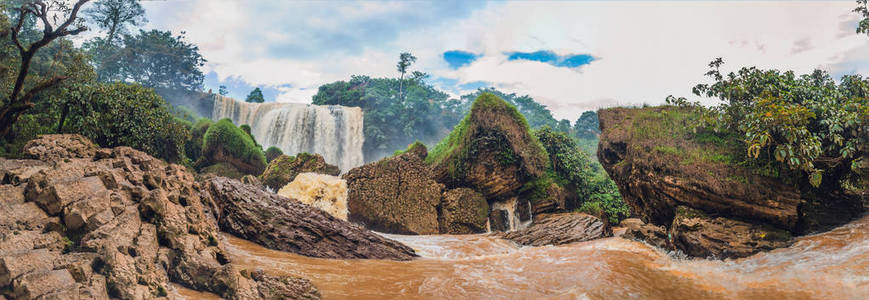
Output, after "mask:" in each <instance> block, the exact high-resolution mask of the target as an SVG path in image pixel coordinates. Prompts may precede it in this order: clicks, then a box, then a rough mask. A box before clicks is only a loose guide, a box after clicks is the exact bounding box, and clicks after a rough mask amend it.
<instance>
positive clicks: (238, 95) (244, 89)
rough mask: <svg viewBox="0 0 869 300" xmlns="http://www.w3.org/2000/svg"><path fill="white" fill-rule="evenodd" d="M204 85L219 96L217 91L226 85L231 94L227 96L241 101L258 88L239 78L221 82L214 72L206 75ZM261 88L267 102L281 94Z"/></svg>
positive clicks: (270, 89) (277, 91)
mask: <svg viewBox="0 0 869 300" xmlns="http://www.w3.org/2000/svg"><path fill="white" fill-rule="evenodd" d="M203 85H204V86H205V90H206V91H208V89H211V91H212V92H213V93H215V94H217V91H218V89H219V88H220V86H221V85H225V86H226V89H227V91H229V94H227V96H229V97H231V98H233V99H236V100H241V101H244V99H245V98H247V94H250V91H252V90H253V89H254V88H256V87H255V86H252V85H250V84H248V83H247V82H245V81H243V80H241V79H239V78H238V77H229V78H226V79H224V80H223V81H220V80H218V78H217V73H215V72H214V71H211V72H208V74H205V80H204V82H203ZM259 88H260V90H262V91H263V98H265V99H266V102H273V101H275V98H277V97H278V95H279V94H280V91H279V90H278V89H276V88H273V87H265V86H260V87H259Z"/></svg>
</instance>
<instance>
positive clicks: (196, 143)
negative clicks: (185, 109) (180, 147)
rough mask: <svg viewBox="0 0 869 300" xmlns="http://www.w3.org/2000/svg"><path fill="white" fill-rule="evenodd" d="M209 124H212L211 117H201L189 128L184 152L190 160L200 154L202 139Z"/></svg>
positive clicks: (196, 158) (197, 157)
mask: <svg viewBox="0 0 869 300" xmlns="http://www.w3.org/2000/svg"><path fill="white" fill-rule="evenodd" d="M211 124H214V122H213V121H211V119H206V118H202V119H199V120H198V121H196V123H195V124H193V126H192V127H191V128H190V139H189V140H187V142H186V143H184V153H185V154H186V155H187V158H189V159H190V160H191V161H194V162H195V161H197V160H199V157H200V156H202V141H203V139H204V138H205V132H206V131H208V127H210V126H211Z"/></svg>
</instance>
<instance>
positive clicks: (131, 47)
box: [117, 30, 206, 91]
mask: <svg viewBox="0 0 869 300" xmlns="http://www.w3.org/2000/svg"><path fill="white" fill-rule="evenodd" d="M205 62H206V60H205V58H203V57H202V55H201V54H199V47H197V46H196V45H194V44H192V43H188V42H186V41H185V40H184V32H181V34H180V35H177V36H173V35H172V33H171V32H169V31H160V30H151V31H144V30H139V34H137V35H129V34H127V35H124V48H123V49H122V50H121V54H120V61H119V62H118V63H119V64H120V67H119V69H118V71H119V74H118V76H117V77H118V78H120V79H121V80H123V81H133V82H137V83H139V84H141V85H143V86H145V87H149V88H166V89H176V90H191V91H198V90H201V89H202V82H203V80H204V79H205V75H204V74H202V70H200V67H202V66H204V65H205Z"/></svg>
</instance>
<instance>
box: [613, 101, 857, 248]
mask: <svg viewBox="0 0 869 300" xmlns="http://www.w3.org/2000/svg"><path fill="white" fill-rule="evenodd" d="M699 113H700V112H699V111H697V110H694V109H692V108H680V107H673V106H664V107H650V108H612V109H605V110H601V111H600V112H599V113H598V115H599V117H600V126H601V131H602V134H601V139H600V145H599V149H598V157H599V158H600V162H601V164H602V165H603V167H604V169H606V171H607V172H608V173H609V175H610V177H611V178H612V179H613V180H614V181H615V182H616V184H617V185H618V187H619V190H620V191H621V195H622V197H623V198H624V200H625V202H627V203H628V204H629V205H630V206H631V209H632V211H633V212H634V214H636V215H638V216H640V217H641V218H643V220H644V221H646V222H649V223H653V224H655V225H660V226H666V227H668V228H669V230H670V234H671V236H674V237H681V236H685V232H682V231H684V230H683V229H684V228H687V227H685V226H676V225H679V224H677V223H676V222H675V221H674V219H677V215H678V212H677V207H686V208H690V209H693V210H696V211H701V212H705V213H707V214H709V215H713V216H716V217H720V218H723V219H728V220H733V221H739V222H744V223H747V224H752V225H757V226H759V228H773V229H780V230H784V231H787V232H790V233H793V234H804V233H809V232H815V231H818V230H823V229H825V228H829V227H831V226H833V225H836V224H841V223H843V222H846V221H848V220H850V219H851V218H854V217H856V216H858V215H859V214H860V213H861V212H862V205H861V203H860V201H859V199H857V197H854V196H849V195H846V194H845V193H832V194H826V195H815V194H813V192H811V191H810V189H807V188H801V187H797V186H795V185H793V184H789V183H787V182H786V181H785V180H783V179H781V178H778V176H777V173H776V172H775V169H774V168H771V167H769V166H757V165H752V164H751V163H750V162H748V161H746V159H745V157H744V155H745V154H744V150H743V149H744V148H743V146H742V145H740V144H739V143H741V142H740V141H739V139H737V138H730V137H728V136H722V135H719V134H715V133H708V132H694V131H693V130H691V129H690V128H692V126H691V125H692V124H694V122H695V121H696V120H697V118H698V117H699ZM683 219H684V218H683ZM692 220H693V219H692ZM715 222H718V223H721V224H723V223H722V222H723V221H722V220H718V221H715ZM725 223H726V222H725ZM695 225H696V224H695ZM697 226H699V225H697ZM697 226H694V227H696V228H699V227H697ZM689 227H690V226H689ZM696 228H695V229H696ZM703 228H706V229H704V230H707V232H697V233H696V234H698V235H704V236H718V235H719V233H720V232H715V230H725V229H726V230H741V229H740V228H754V227H752V226H744V227H738V226H735V227H729V228H730V229H727V228H725V227H721V226H711V225H710V226H705V227H703ZM722 228H724V229H722ZM692 230H693V229H692ZM746 230H748V229H746ZM747 234H749V232H748V231H746V232H744V234H743V233H734V232H731V233H727V234H724V233H720V235H721V236H724V237H727V236H746V235H747ZM691 241H695V242H691ZM699 241H701V240H698V239H686V240H685V241H682V242H683V243H682V244H681V245H682V247H683V249H682V250H683V251H686V252H691V253H713V254H714V255H719V254H720V255H724V256H744V255H748V254H751V253H754V252H757V251H760V250H765V248H762V247H760V246H758V247H756V248H753V249H749V250H745V251H741V252H739V253H738V254H734V253H724V254H721V253H718V252H715V251H711V250H710V251H711V252H709V251H705V250H709V249H713V248H715V247H718V246H720V245H715V244H714V243H712V241H716V240H715V239H711V240H709V241H706V240H703V241H702V242H699ZM731 242H733V243H742V240H739V241H736V240H727V239H720V240H717V242H715V243H721V244H726V243H731ZM747 243H748V244H750V242H747ZM755 244H757V243H755ZM689 247H701V248H703V249H705V250H702V251H701V250H698V249H693V248H692V249H691V251H687V249H688V248H689Z"/></svg>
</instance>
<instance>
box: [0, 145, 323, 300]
mask: <svg viewBox="0 0 869 300" xmlns="http://www.w3.org/2000/svg"><path fill="white" fill-rule="evenodd" d="M92 145H93V143H91V142H90V141H87V140H86V139H83V138H82V137H80V136H75V135H46V136H42V137H40V138H39V139H37V140H34V141H32V142H30V143H29V144H28V146H27V147H25V148H24V153H26V154H27V155H28V156H29V157H33V158H38V159H40V160H38V161H36V160H5V159H0V174H2V180H3V181H2V182H0V193H2V195H3V197H0V298H11V299H37V298H38V299H76V298H80V299H109V298H110V297H111V298H122V299H151V298H158V297H165V296H167V289H168V286H169V282H174V283H177V284H180V285H183V286H186V287H189V288H192V289H196V290H202V291H208V292H212V293H215V294H218V295H220V296H221V297H224V298H230V299H252V298H276V297H291V298H299V297H304V296H306V295H307V296H311V297H319V293H318V292H317V291H316V289H315V288H314V287H313V285H311V283H310V282H308V281H307V280H304V279H301V278H290V277H275V276H270V275H265V274H261V275H262V276H259V277H253V278H251V277H250V276H243V275H242V274H243V273H245V272H242V270H241V269H240V268H239V267H238V266H236V265H234V264H232V263H231V262H230V261H229V259H228V256H227V254H226V249H225V248H224V246H223V244H222V242H221V241H220V238H219V237H220V235H219V231H218V227H217V224H216V221H215V219H214V217H213V215H212V212H211V211H212V204H211V202H212V200H211V196H210V194H209V193H208V192H206V191H205V190H204V189H202V187H201V186H200V184H199V183H197V182H196V181H194V176H193V174H191V173H189V172H188V171H187V170H186V169H185V168H184V167H182V166H179V165H174V164H167V163H165V162H163V161H161V160H159V159H155V158H153V157H151V156H149V155H147V154H145V153H143V152H141V151H137V150H134V149H132V148H129V147H117V148H113V149H97V148H95V147H93V146H92ZM247 273H248V274H249V273H250V271H247ZM286 290H294V291H301V292H300V293H297V294H295V295H290V294H286V293H282V292H281V291H286Z"/></svg>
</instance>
